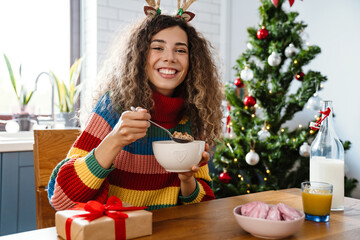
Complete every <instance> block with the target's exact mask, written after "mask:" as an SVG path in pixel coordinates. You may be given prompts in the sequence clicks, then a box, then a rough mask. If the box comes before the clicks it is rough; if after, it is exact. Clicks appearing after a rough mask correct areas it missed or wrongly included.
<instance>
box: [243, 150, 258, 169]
mask: <svg viewBox="0 0 360 240" xmlns="http://www.w3.org/2000/svg"><path fill="white" fill-rule="evenodd" d="M259 160H260V157H259V154H257V153H256V152H255V150H254V149H251V150H250V152H248V153H247V154H246V156H245V161H246V162H247V164H249V165H251V166H254V165H256V164H257V163H258V162H259Z"/></svg>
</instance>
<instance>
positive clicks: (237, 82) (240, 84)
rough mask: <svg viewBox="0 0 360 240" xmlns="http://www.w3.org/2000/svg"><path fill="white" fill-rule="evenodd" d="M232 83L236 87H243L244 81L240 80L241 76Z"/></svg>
mask: <svg viewBox="0 0 360 240" xmlns="http://www.w3.org/2000/svg"><path fill="white" fill-rule="evenodd" d="M234 84H235V86H236V87H238V88H242V87H244V83H243V82H242V81H241V78H237V79H235V81H234Z"/></svg>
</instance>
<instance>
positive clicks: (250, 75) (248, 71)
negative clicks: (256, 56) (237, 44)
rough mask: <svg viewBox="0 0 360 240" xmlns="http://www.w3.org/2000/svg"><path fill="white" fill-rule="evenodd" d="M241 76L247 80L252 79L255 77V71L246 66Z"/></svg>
mask: <svg viewBox="0 0 360 240" xmlns="http://www.w3.org/2000/svg"><path fill="white" fill-rule="evenodd" d="M240 77H241V79H243V80H245V81H250V80H251V79H253V77H254V72H253V71H252V70H251V69H250V68H249V66H245V69H243V70H242V71H241V73H240Z"/></svg>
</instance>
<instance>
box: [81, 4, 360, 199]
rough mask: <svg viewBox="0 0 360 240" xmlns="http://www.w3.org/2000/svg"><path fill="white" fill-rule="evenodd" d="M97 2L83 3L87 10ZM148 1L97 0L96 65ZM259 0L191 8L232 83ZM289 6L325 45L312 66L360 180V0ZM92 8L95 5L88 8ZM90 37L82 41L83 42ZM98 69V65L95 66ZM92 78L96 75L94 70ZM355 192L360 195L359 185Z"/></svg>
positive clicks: (300, 118)
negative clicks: (347, 142)
mask: <svg viewBox="0 0 360 240" xmlns="http://www.w3.org/2000/svg"><path fill="white" fill-rule="evenodd" d="M88 4H94V1H89V0H88V1H83V2H82V5H83V9H86V5H88ZM144 5H145V1H144V0H127V1H123V0H98V1H97V3H96V6H95V7H96V16H93V17H95V20H92V24H91V26H92V28H93V29H96V32H97V36H96V37H97V41H96V46H95V47H96V56H97V57H96V59H95V60H94V61H95V62H96V63H97V64H94V65H98V64H100V62H101V60H102V56H103V54H104V52H105V50H106V48H107V47H108V44H109V43H110V41H111V39H112V36H113V34H114V33H115V32H116V30H117V29H120V28H121V27H122V26H124V24H126V23H128V22H130V21H132V20H133V19H135V18H138V17H143V16H144V15H143V14H144V13H143V6H144ZM259 5H260V1H255V0H198V1H196V2H195V3H194V4H193V5H192V6H191V7H190V10H191V11H193V12H194V13H195V14H196V17H195V19H194V20H193V21H192V24H193V25H194V26H195V27H196V28H197V30H198V31H200V32H202V33H203V34H204V35H205V36H206V37H207V38H208V39H209V40H210V41H211V42H212V43H213V45H214V46H215V47H216V48H218V49H219V52H220V53H221V57H222V61H223V64H224V66H223V72H224V74H223V76H224V81H233V80H234V74H235V72H234V71H233V70H232V67H233V66H234V65H235V63H236V59H237V58H238V57H239V55H240V54H241V53H242V52H243V51H244V50H245V49H246V42H247V37H248V34H247V32H246V29H247V28H248V27H249V26H253V27H256V26H257V25H258V23H259V16H258V6H259ZM285 5H286V6H287V7H286V8H287V9H290V10H292V11H297V12H299V13H300V16H299V19H300V20H303V21H304V22H305V23H307V24H308V27H307V28H306V32H307V33H308V35H309V42H310V44H315V45H318V46H320V47H321V49H322V53H321V54H320V55H319V56H318V57H317V58H315V59H314V60H313V61H312V62H311V63H310V65H309V68H311V69H312V70H316V71H320V72H321V73H322V74H323V75H326V76H327V77H328V81H327V82H326V83H325V84H324V86H323V90H322V91H321V92H320V97H321V98H323V99H325V98H326V99H331V100H333V102H334V110H335V113H336V118H335V124H336V130H337V133H338V135H339V137H340V138H341V139H342V140H350V141H351V142H352V147H351V149H350V150H349V151H348V152H347V153H346V157H345V158H346V159H345V160H346V165H347V168H348V170H347V175H348V176H350V177H355V178H357V179H358V180H359V181H360V161H358V156H360V138H359V137H358V135H359V134H360V124H359V123H360V111H359V110H358V109H359V106H358V104H359V103H360V94H358V89H359V88H360V79H359V77H358V76H359V73H358V69H357V64H358V61H357V60H358V56H359V55H360V46H359V44H358V39H359V35H360V33H359V30H358V29H359V24H360V15H359V14H357V13H358V12H359V11H360V1H358V0H347V1H336V0H317V1H298V0H297V1H295V4H294V5H293V7H292V8H289V6H288V3H287V2H286V3H285ZM160 8H161V9H162V11H163V12H165V13H172V12H174V11H175V10H176V1H175V0H172V1H170V0H167V1H165V0H163V1H162V2H161V7H160ZM90 9H92V8H90ZM84 40H85V42H86V39H83V41H84ZM91 70H92V72H94V68H93V67H92V68H91ZM89 77H91V78H93V77H94V76H93V74H91V75H90V76H89ZM313 115H314V112H309V110H307V111H305V110H304V112H303V113H300V114H297V115H296V118H295V119H294V120H292V121H291V123H288V124H289V125H291V124H292V125H295V126H297V125H298V124H299V123H303V124H304V123H307V122H308V121H312V120H313ZM353 196H355V197H357V198H360V186H358V187H357V189H356V190H355V191H354V193H353Z"/></svg>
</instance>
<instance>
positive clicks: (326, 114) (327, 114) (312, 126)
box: [310, 108, 331, 131]
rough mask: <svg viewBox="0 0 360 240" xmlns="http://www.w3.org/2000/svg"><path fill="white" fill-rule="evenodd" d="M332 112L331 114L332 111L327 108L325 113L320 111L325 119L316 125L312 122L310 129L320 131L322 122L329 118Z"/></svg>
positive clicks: (318, 121) (321, 119)
mask: <svg viewBox="0 0 360 240" xmlns="http://www.w3.org/2000/svg"><path fill="white" fill-rule="evenodd" d="M330 112H331V109H330V108H327V109H326V110H325V111H320V112H319V113H320V114H324V117H323V118H319V119H318V120H317V121H316V123H314V122H311V123H310V128H311V129H312V130H314V131H316V130H319V128H320V127H319V125H320V123H321V122H322V121H324V119H325V118H327V117H328V116H329V115H330Z"/></svg>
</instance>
